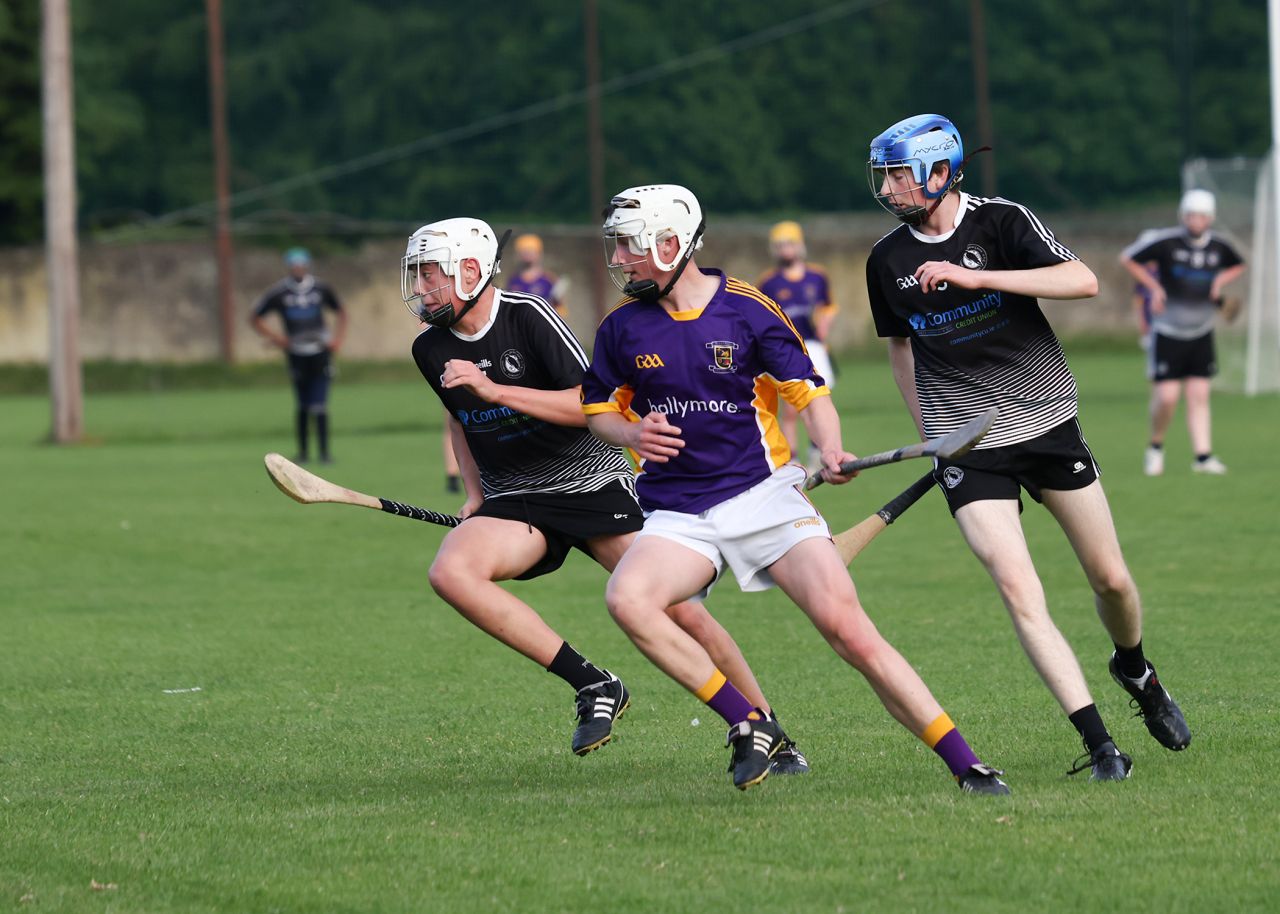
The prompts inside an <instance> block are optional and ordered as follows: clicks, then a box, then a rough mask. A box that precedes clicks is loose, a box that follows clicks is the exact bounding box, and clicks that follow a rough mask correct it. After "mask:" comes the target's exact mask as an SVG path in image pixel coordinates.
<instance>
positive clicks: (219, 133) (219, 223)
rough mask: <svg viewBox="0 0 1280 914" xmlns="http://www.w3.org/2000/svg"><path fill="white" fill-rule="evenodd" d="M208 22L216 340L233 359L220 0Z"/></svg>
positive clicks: (209, 9) (208, 8) (213, 0)
mask: <svg viewBox="0 0 1280 914" xmlns="http://www.w3.org/2000/svg"><path fill="white" fill-rule="evenodd" d="M205 18H206V19H207V20H208V26H209V29H208V31H209V118H210V121H211V122H212V128H213V131H212V132H213V193H214V199H215V200H216V202H217V217H216V221H215V225H214V249H215V252H216V258H217V264H218V316H219V328H220V331H221V332H220V334H219V340H220V343H221V347H220V349H221V354H222V360H223V361H224V362H227V363H230V362H231V361H233V360H234V359H235V338H236V336H235V329H236V319H235V297H234V292H233V287H232V277H231V152H230V150H229V148H228V145H227V89H226V80H225V79H224V76H223V72H224V67H223V58H224V54H223V42H222V0H205Z"/></svg>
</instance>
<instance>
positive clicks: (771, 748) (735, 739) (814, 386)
mask: <svg viewBox="0 0 1280 914" xmlns="http://www.w3.org/2000/svg"><path fill="white" fill-rule="evenodd" d="M703 228H704V224H703V220H702V209H701V207H700V206H699V204H698V201H697V199H696V198H695V197H694V195H693V194H692V193H690V192H689V191H688V190H687V189H685V188H683V187H679V186H677V185H673V184H661V185H654V186H648V187H633V188H630V189H628V190H624V191H622V192H621V193H620V194H618V195H617V196H615V197H614V198H613V200H612V201H611V203H610V204H609V207H608V208H607V209H606V211H605V222H604V227H603V231H604V236H605V253H606V257H607V263H608V265H609V267H610V272H611V274H613V279H614V282H615V283H616V284H617V285H618V286H619V288H621V289H622V291H623V293H624V294H625V295H626V296H627V297H626V298H625V299H623V301H622V303H621V304H620V305H619V306H618V307H617V308H615V309H614V310H613V311H612V312H610V314H609V315H608V316H607V317H606V318H605V319H604V321H603V323H601V325H600V328H599V330H598V331H597V333H596V341H595V357H594V360H593V362H592V364H591V367H590V368H589V369H588V370H587V373H586V375H585V376H584V378H583V383H582V396H583V400H582V402H583V411H584V412H585V413H586V415H587V423H588V426H589V428H590V429H591V431H592V432H593V433H594V434H595V435H597V436H598V437H600V438H601V439H602V440H604V441H606V442H608V443H610V444H614V445H620V446H625V447H627V448H630V449H631V451H632V452H633V453H634V454H635V455H636V457H637V458H638V460H639V461H640V469H641V472H640V475H639V478H638V479H637V482H636V491H637V494H638V495H639V498H640V505H641V507H642V508H643V509H644V512H645V520H644V527H643V529H642V530H641V531H640V534H639V536H638V537H637V538H636V540H635V542H634V543H633V544H632V545H631V548H630V549H628V550H627V553H626V555H624V556H623V557H622V560H621V561H620V562H619V563H618V566H617V568H615V569H614V572H613V576H612V577H611V578H610V579H609V587H608V590H607V591H606V596H605V599H606V601H607V602H608V604H609V611H610V612H611V613H613V617H614V618H615V619H616V620H617V621H618V624H619V625H621V626H622V627H623V629H624V630H625V631H626V632H627V634H628V635H629V636H630V637H631V639H632V641H634V642H635V644H636V646H637V647H639V648H640V649H641V650H642V651H643V652H644V653H645V654H646V655H647V656H648V657H649V659H650V660H652V661H653V662H654V664H656V665H657V666H658V667H659V668H661V669H662V670H663V672H665V673H667V675H669V676H670V677H671V678H673V679H675V680H676V681H677V682H679V683H680V684H681V685H683V686H684V687H685V688H687V689H688V690H689V691H691V692H693V693H694V694H695V695H696V696H697V697H698V698H699V699H700V700H701V701H704V702H706V703H707V705H708V706H710V707H711V708H712V709H713V710H714V711H715V712H716V713H717V714H719V715H720V716H721V717H723V718H724V720H725V721H726V723H728V724H729V737H728V745H730V746H732V749H733V755H732V762H731V767H730V770H731V771H732V773H733V783H734V786H736V787H738V788H740V789H743V790H745V789H746V788H748V787H751V786H753V785H755V784H758V783H760V782H761V781H763V780H764V779H765V777H766V776H767V775H768V774H769V760H770V758H771V757H772V756H773V755H774V754H775V753H777V752H778V751H779V749H780V748H781V747H782V746H783V744H784V739H785V737H784V735H783V734H782V731H781V729H780V728H779V726H778V723H777V721H776V719H775V718H774V717H773V716H772V715H770V714H769V713H768V712H767V711H765V710H763V709H760V708H758V707H755V706H754V705H753V703H752V702H751V701H750V700H748V699H747V698H746V697H744V696H743V695H742V694H741V693H740V692H739V691H738V690H737V689H735V688H734V687H733V685H732V683H730V682H728V681H726V678H725V676H724V674H723V673H721V672H720V671H719V670H718V669H717V668H716V665H715V664H714V663H713V662H712V659H711V658H710V657H708V656H707V653H706V651H705V650H703V649H702V648H701V647H700V646H699V645H698V644H697V642H695V641H694V640H693V639H692V638H690V637H689V636H688V634H686V633H685V632H683V631H681V629H680V628H679V626H677V625H674V624H673V623H672V622H671V619H670V618H669V617H668V616H667V614H666V612H665V607H666V606H668V605H670V604H671V603H678V602H680V601H682V600H688V599H691V598H701V597H703V596H705V595H706V594H707V593H708V592H709V591H710V589H711V587H712V585H714V584H715V582H716V581H717V580H718V579H719V577H720V575H721V574H723V572H724V569H725V566H726V565H727V566H728V567H730V568H731V569H732V570H733V573H734V576H735V577H737V579H738V584H739V586H740V587H741V588H742V589H743V590H764V589H767V588H769V587H772V586H774V585H775V584H776V585H777V586H778V587H780V588H782V590H783V592H784V593H786V594H787V596H788V597H790V598H791V599H792V601H794V602H795V604H796V605H797V606H799V607H800V608H801V609H802V610H804V612H805V613H806V614H807V615H808V616H809V618H810V620H811V621H812V622H813V624H814V626H815V627H816V628H817V629H818V630H819V631H820V632H821V633H822V635H823V637H825V638H826V639H827V641H828V643H830V645H831V646H832V648H834V649H835V651H836V653H837V654H839V655H840V656H841V657H842V658H843V659H844V660H845V661H847V662H848V663H850V664H851V665H852V666H854V667H855V668H856V669H857V670H858V671H859V672H860V673H862V675H863V676H865V677H866V679H867V681H868V682H869V683H870V684H871V687H872V688H873V689H874V690H875V692H876V694H877V695H878V696H879V697H880V700H881V701H882V702H883V703H884V706H885V708H886V709H887V710H888V711H889V713H890V714H892V715H893V716H894V717H895V718H896V719H897V720H898V721H899V722H900V723H901V724H902V725H903V726H904V727H906V728H907V729H908V730H910V731H911V732H912V733H914V734H915V735H916V736H918V737H920V739H922V740H923V741H924V742H925V743H926V744H927V745H929V746H930V747H931V748H932V749H933V750H934V751H935V752H937V753H938V755H939V756H941V758H942V759H943V761H944V762H946V764H947V766H948V768H950V770H951V773H952V775H953V776H954V777H955V778H956V780H957V782H958V783H959V784H960V786H961V787H962V788H963V789H964V790H967V791H977V792H982V793H1000V794H1003V793H1007V792H1008V787H1007V786H1006V785H1005V784H1004V782H1003V781H1001V780H1000V778H999V773H998V772H997V771H995V770H994V769H992V768H988V767H986V766H985V765H983V764H982V762H981V761H980V760H979V759H978V757H977V756H976V755H974V753H973V751H972V750H971V749H970V748H969V746H968V744H967V743H966V742H965V741H964V738H963V737H962V736H961V735H960V733H959V731H958V730H956V728H955V725H954V724H953V723H952V722H951V719H950V717H948V716H947V714H946V713H945V712H944V711H943V710H942V708H941V706H939V704H938V702H937V701H935V700H934V698H933V696H932V695H931V694H930V693H929V690H928V688H927V687H926V686H925V684H924V683H923V682H922V681H921V680H920V677H919V675H917V673H916V671H915V670H914V669H912V668H911V665H910V664H908V663H907V661H906V660H904V659H903V657H902V655H901V654H899V653H898V652H897V651H896V650H894V648H893V647H892V646H891V645H890V644H889V643H888V642H887V641H885V640H884V638H883V637H882V636H881V635H880V633H879V632H878V631H877V630H876V627H875V625H873V624H872V622H871V620H870V619H869V618H868V617H867V614H866V613H865V612H864V611H863V609H862V606H861V604H860V603H859V601H858V594H857V591H856V590H855V589H854V586H853V581H852V580H850V578H849V574H848V571H847V570H846V569H845V566H844V563H843V562H842V561H841V560H840V556H839V553H837V551H836V548H835V545H834V544H833V543H832V542H831V535H830V532H829V531H828V529H827V524H826V521H824V520H823V519H822V516H821V515H820V514H819V513H818V511H817V509H816V508H814V507H813V505H812V504H810V502H809V501H808V499H806V498H805V496H804V494H803V492H802V491H801V490H800V484H801V483H803V482H804V479H805V473H804V469H803V468H802V467H800V466H798V465H796V464H793V463H790V462H789V461H790V457H791V451H790V449H789V448H788V447H787V441H786V439H785V438H783V437H782V433H781V432H780V431H779V429H778V422H777V410H778V401H779V399H780V398H781V399H785V400H787V401H788V402H790V403H792V404H793V405H794V406H795V407H796V408H797V409H798V410H799V411H800V416H801V418H802V420H803V421H804V423H805V426H806V428H807V429H808V432H809V435H810V438H811V439H812V440H813V441H815V442H816V443H817V444H818V445H819V447H820V448H821V449H822V461H823V467H824V469H823V474H824V476H825V478H826V479H827V481H829V482H833V483H843V482H848V481H849V479H850V478H851V475H844V474H842V473H841V472H840V464H841V463H842V462H844V461H846V460H849V459H850V458H851V457H852V456H853V455H852V454H850V453H849V452H848V451H846V450H845V449H844V446H843V445H842V444H841V440H840V419H839V417H838V415H837V414H836V410H835V407H834V406H833V405H832V403H831V398H830V397H829V396H828V390H827V388H826V386H825V385H824V384H823V380H822V378H821V377H819V376H818V374H817V373H816V372H815V371H814V368H813V363H812V362H811V361H810V359H809V356H808V354H807V353H806V352H805V348H804V343H803V341H802V340H801V339H800V336H799V335H798V334H797V333H796V331H795V328H794V327H793V326H792V324H791V322H790V321H788V320H787V318H786V316H785V315H783V313H782V311H781V310H780V309H779V308H778V306H777V304H775V303H774V302H773V301H771V300H770V299H769V298H767V297H766V296H764V295H763V294H761V292H760V291H759V290H758V289H756V288H755V287H754V286H751V285H748V284H747V283H745V282H742V281H740V280H737V279H733V278H731V277H728V276H726V275H725V274H723V273H721V272H720V271H718V270H708V269H700V268H699V267H698V266H697V264H696V263H694V262H693V259H692V258H693V254H694V252H695V251H696V250H697V249H698V248H699V247H700V246H701V240H702V232H703Z"/></svg>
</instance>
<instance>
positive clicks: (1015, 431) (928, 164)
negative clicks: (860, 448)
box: [867, 114, 1191, 781]
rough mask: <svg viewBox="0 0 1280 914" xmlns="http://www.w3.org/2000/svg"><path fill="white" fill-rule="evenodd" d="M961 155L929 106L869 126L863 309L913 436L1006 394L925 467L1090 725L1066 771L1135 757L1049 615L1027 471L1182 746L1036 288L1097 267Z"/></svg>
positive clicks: (1044, 293) (1059, 687)
mask: <svg viewBox="0 0 1280 914" xmlns="http://www.w3.org/2000/svg"><path fill="white" fill-rule="evenodd" d="M964 161H965V158H964V148H963V145H962V143H961V139H960V134H959V131H957V130H956V128H955V125H954V124H952V123H951V121H949V120H947V119H946V118H944V117H941V116H939V115H936V114H921V115H918V116H916V117H910V118H907V119H905V120H903V121H900V122H899V123H897V124H894V125H893V126H892V127H890V128H889V129H888V130H886V131H885V132H884V133H882V134H881V135H880V136H878V137H876V138H875V139H874V140H872V141H871V154H870V159H869V161H868V178H869V181H870V184H871V190H872V193H873V194H874V196H875V198H876V200H877V202H879V203H880V204H881V205H882V206H883V207H884V208H885V209H886V210H887V211H888V212H890V213H891V214H893V215H894V216H895V217H897V218H898V220H899V221H900V222H901V223H902V224H901V225H899V226H898V227H897V228H896V229H895V230H893V231H892V232H890V233H889V234H887V235H885V236H884V237H883V238H881V239H880V240H879V241H878V242H876V244H875V246H874V247H873V248H872V250H871V254H870V256H869V257H868V259H867V293H868V295H869V298H870V303H871V313H872V317H873V318H874V319H875V325H876V331H877V333H879V335H880V336H882V337H886V338H888V340H889V362H890V365H891V367H892V370H893V377H894V380H895V381H896V382H897V384H898V387H899V389H900V390H901V392H902V397H903V399H904V400H905V401H906V404H907V408H908V409H909V410H910V411H911V414H912V417H913V418H914V419H915V422H916V426H917V428H918V429H919V430H920V435H921V437H929V438H933V437H936V436H938V435H943V434H946V433H947V432H948V431H950V430H952V429H953V428H956V427H958V426H960V425H962V424H963V423H964V422H966V421H968V420H969V419H972V418H973V417H974V416H975V415H977V414H978V413H980V412H982V411H984V410H985V409H987V408H989V407H992V406H996V407H998V408H999V417H998V418H997V419H996V422H995V424H994V425H993V426H992V427H991V430H990V431H989V432H988V433H987V435H986V437H985V438H984V439H983V440H982V442H981V443H980V444H979V445H978V446H977V447H975V448H974V449H973V450H972V451H970V452H969V453H968V454H966V455H964V456H963V457H959V458H956V459H954V460H938V461H936V462H935V469H934V476H935V478H936V479H937V480H938V483H939V485H940V486H941V487H942V491H943V494H944V495H945V496H946V499H947V504H948V506H949V507H950V509H951V513H952V514H953V515H954V516H955V519H956V523H957V524H958V525H959V527H960V531H961V533H963V535H964V538H965V540H966V541H967V542H968V544H969V547H970V548H971V549H972V550H973V552H974V554H975V555H976V556H977V557H978V559H979V560H980V561H981V562H982V564H983V565H984V566H985V567H986V569H987V571H988V573H989V574H990V575H991V578H992V580H993V581H994V582H995V584H996V587H997V588H998V589H999V592H1000V596H1001V597H1002V598H1003V600H1004V603H1005V605H1006V607H1007V608H1008V611H1009V615H1010V617H1011V619H1012V620H1013V625H1014V628H1015V629H1016V631H1017V634H1018V639H1019V641H1021V642H1022V647H1023V650H1024V651H1025V652H1026V654H1027V656H1028V658H1029V659H1030V660H1031V663H1032V665H1033V666H1034V667H1035V668H1036V670H1037V672H1039V674H1040V676H1041V678H1042V679H1043V680H1044V682H1045V685H1047V686H1048V687H1049V690H1050V691H1051V692H1052V693H1053V696H1054V698H1056V699H1057V701H1058V704H1059V705H1060V706H1061V708H1062V710H1063V711H1064V712H1065V713H1066V714H1067V716H1068V718H1069V719H1070V721H1071V723H1072V724H1073V725H1074V726H1075V728H1076V730H1077V732H1079V734H1080V736H1081V738H1082V740H1083V742H1084V745H1085V749H1086V752H1087V755H1086V756H1085V757H1084V759H1083V760H1082V761H1084V764H1077V765H1076V766H1075V767H1074V768H1073V771H1072V773H1074V772H1075V771H1082V770H1086V769H1090V770H1091V774H1090V778H1091V779H1092V780H1106V781H1111V780H1123V779H1124V778H1127V777H1128V776H1129V771H1130V768H1131V767H1132V759H1130V758H1129V756H1128V755H1126V754H1124V753H1122V752H1120V750H1119V749H1117V748H1116V745H1115V743H1114V742H1113V741H1112V739H1111V736H1110V734H1109V733H1108V732H1107V728H1106V726H1105V725H1104V724H1103V722H1102V717H1101V715H1100V714H1099V712H1098V709H1097V707H1096V706H1095V705H1094V702H1093V698H1092V697H1091V696H1090V694H1089V687H1088V685H1087V684H1086V682H1085V678H1084V674H1083V673H1082V672H1081V670H1080V664H1079V663H1078V662H1077V660H1076V657H1075V654H1074V653H1072V650H1071V646H1070V645H1069V644H1068V643H1067V641H1066V639H1065V638H1063V636H1062V633H1061V632H1060V631H1058V628H1057V626H1055V625H1054V623H1053V619H1052V618H1050V616H1049V608H1048V604H1047V602H1046V600H1045V594H1044V588H1043V587H1042V585H1041V583H1040V579H1039V577H1038V575H1037V574H1036V569H1035V565H1034V564H1033V563H1032V560H1031V554H1030V552H1029V551H1028V549H1027V542H1026V539H1025V537H1024V536H1023V532H1022V523H1021V520H1020V517H1019V514H1020V512H1021V510H1022V501H1021V492H1022V490H1023V489H1025V490H1026V492H1027V493H1028V494H1029V495H1030V496H1031V497H1032V498H1033V499H1035V500H1036V501H1038V502H1042V503H1043V504H1044V505H1045V507H1046V508H1048V509H1049V512H1050V513H1051V514H1052V515H1053V517H1054V519H1055V520H1056V521H1057V522H1058V525H1059V526H1060V527H1062V530H1063V532H1064V533H1065V534H1066V536H1067V539H1068V540H1069V541H1070V543H1071V545H1072V547H1073V548H1074V550H1075V553H1076V556H1077V558H1078V559H1079V561H1080V564H1081V566H1082V568H1083V569H1084V572H1085V575H1086V577H1087V578H1088V580H1089V584H1090V586H1091V587H1092V588H1093V591H1094V593H1095V595H1096V605H1097V611H1098V615H1099V617H1100V618H1101V620H1102V623H1103V625H1104V627H1105V628H1106V630H1107V633H1108V634H1109V635H1110V637H1111V640H1112V642H1113V644H1114V645H1115V653H1113V654H1112V656H1111V661H1110V670H1111V674H1112V676H1113V677H1114V678H1115V680H1116V682H1117V683H1118V684H1119V685H1120V686H1122V687H1123V688H1124V689H1125V691H1126V692H1128V693H1129V695H1130V696H1131V698H1132V699H1133V700H1134V702H1135V703H1136V705H1137V707H1138V708H1139V712H1140V714H1141V715H1142V716H1143V718H1144V720H1145V723H1146V725H1147V729H1148V731H1150V733H1151V735H1152V736H1153V737H1155V738H1156V739H1157V740H1158V741H1159V742H1160V743H1161V744H1162V745H1164V746H1165V747H1166V748H1169V749H1174V750H1178V749H1184V748H1186V746H1187V745H1188V744H1189V743H1190V741H1191V731H1190V730H1189V729H1188V728H1187V723H1186V720H1185V719H1184V718H1183V716H1182V712H1181V710H1179V708H1178V706H1177V704H1175V703H1174V701H1173V699H1172V698H1170V697H1169V693H1168V692H1166V691H1165V689H1164V686H1163V685H1161V683H1160V680H1159V679H1158V678H1157V676H1156V674H1155V668H1154V667H1152V666H1151V664H1150V663H1148V662H1147V660H1146V657H1145V655H1144V653H1143V648H1142V604H1141V601H1140V599H1139V596H1138V588H1137V586H1136V585H1135V584H1134V582H1133V578H1132V577H1131V576H1130V574H1129V569H1128V568H1127V567H1126V565H1125V561H1124V556H1123V554H1122V553H1121V551H1120V542H1119V540H1118V538H1117V536H1116V530H1115V525H1114V523H1113V522H1112V519H1111V509H1110V508H1109V506H1108V504H1107V498H1106V495H1105V494H1104V493H1103V491H1102V483H1101V482H1100V481H1099V478H1098V477H1099V475H1100V471H1099V470H1098V467H1097V464H1096V462H1095V461H1094V459H1093V454H1092V452H1091V451H1090V450H1089V446H1088V444H1086V443H1085V440H1084V436H1083V434H1082V432H1081V431H1080V424H1079V421H1078V419H1077V416H1076V413H1077V395H1076V384H1075V378H1074V377H1073V376H1072V374H1071V371H1070V369H1069V368H1068V367H1067V361H1066V356H1065V355H1064V354H1063V352H1062V347H1061V346H1060V345H1059V343H1058V339H1057V337H1056V336H1055V335H1054V332H1053V329H1052V328H1051V327H1050V326H1049V322H1048V320H1047V319H1046V318H1045V316H1044V313H1043V312H1042V311H1041V310H1040V306H1039V304H1038V302H1037V301H1036V299H1037V298H1053V299H1079V298H1091V297H1092V296H1094V295H1096V294H1097V291H1098V281H1097V279H1096V277H1095V276H1094V275H1093V272H1092V271H1091V270H1090V269H1089V268H1088V267H1087V266H1085V265H1084V264H1083V263H1081V262H1080V260H1079V259H1078V258H1077V257H1076V255H1075V254H1073V253H1072V252H1071V251H1070V250H1069V249H1068V248H1067V247H1066V246H1065V245H1063V244H1062V242H1060V241H1058V240H1057V238H1055V237H1054V235H1053V233H1052V232H1050V231H1049V230H1048V229H1047V228H1046V227H1045V226H1044V224H1043V223H1042V222H1040V220H1039V219H1037V218H1036V216H1035V215H1034V214H1033V213H1032V212H1031V211H1030V210H1028V209H1027V208H1026V207H1024V206H1022V205H1020V204H1018V203H1014V202H1012V201H1010V200H1005V199H1003V198H1001V197H992V198H989V199H988V198H984V197H975V196H971V195H969V194H966V193H962V192H961V191H960V188H959V184H960V181H961V178H962V177H963V171H962V167H963V165H964Z"/></svg>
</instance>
